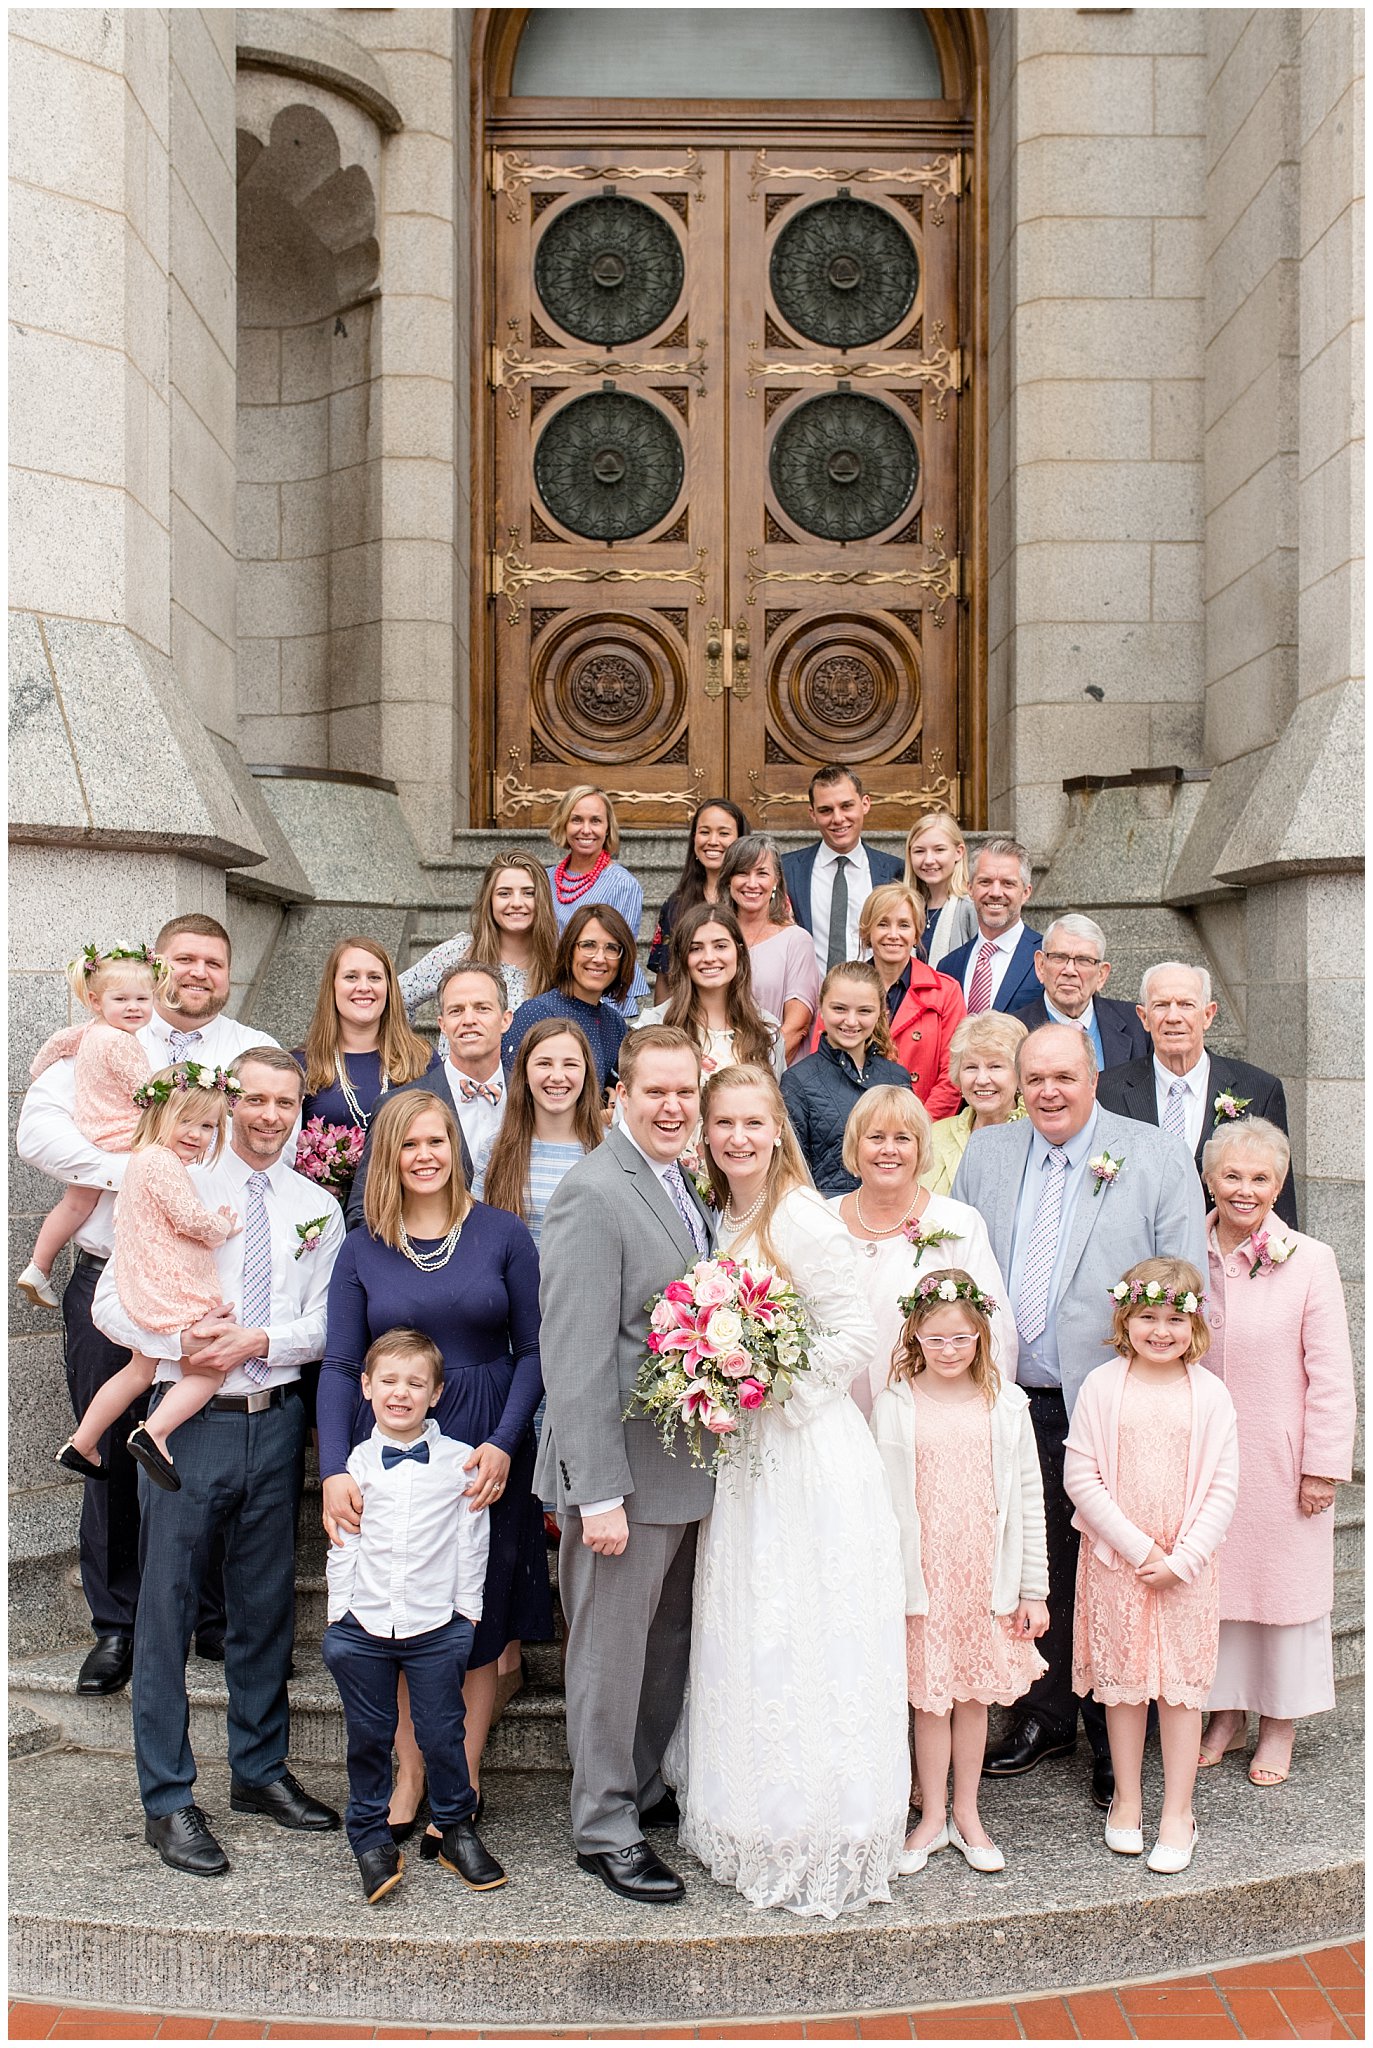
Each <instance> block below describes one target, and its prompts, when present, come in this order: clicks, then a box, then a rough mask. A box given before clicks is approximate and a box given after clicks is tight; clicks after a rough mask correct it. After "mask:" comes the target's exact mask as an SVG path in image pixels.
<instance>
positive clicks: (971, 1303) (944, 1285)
mask: <svg viewBox="0 0 1373 2048" xmlns="http://www.w3.org/2000/svg"><path fill="white" fill-rule="evenodd" d="M936 1297H937V1298H938V1300H939V1301H941V1302H954V1301H965V1302H966V1303H967V1304H968V1307H969V1308H971V1309H975V1310H976V1311H977V1313H978V1315H980V1316H981V1317H982V1319H983V1321H984V1322H990V1321H991V1319H992V1317H993V1316H994V1315H995V1314H996V1303H995V1302H994V1301H993V1300H992V1297H991V1296H990V1294H984V1293H983V1292H982V1289H981V1288H980V1287H979V1286H978V1284H977V1282H976V1281H975V1280H955V1279H954V1277H953V1274H952V1273H949V1272H944V1273H926V1274H925V1275H924V1277H923V1279H921V1280H920V1281H919V1282H918V1283H917V1285H916V1288H915V1291H914V1293H912V1294H903V1295H902V1296H901V1298H900V1300H899V1301H898V1303H897V1307H898V1308H899V1309H900V1311H901V1313H902V1315H903V1316H911V1315H914V1313H915V1311H916V1309H918V1308H919V1307H921V1306H922V1304H923V1303H925V1302H927V1301H930V1300H931V1299H933V1298H936Z"/></svg>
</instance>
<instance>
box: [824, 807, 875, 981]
mask: <svg viewBox="0 0 1373 2048" xmlns="http://www.w3.org/2000/svg"><path fill="white" fill-rule="evenodd" d="M841 860H846V861H847V862H848V869H847V876H846V879H847V881H848V889H849V915H848V923H847V925H846V927H845V935H844V958H845V959H846V960H859V959H862V958H863V953H862V952H861V950H860V948H859V944H858V913H859V911H860V910H861V909H862V908H863V905H864V904H865V903H866V902H867V900H868V897H869V896H870V895H871V894H872V869H871V868H870V867H869V865H868V849H867V847H866V846H864V844H863V842H862V840H861V839H860V840H859V842H858V844H857V846H855V847H854V848H853V850H852V852H850V853H842V854H841V853H836V852H835V851H834V848H833V847H832V846H829V845H827V844H826V843H825V841H824V840H823V839H822V840H821V842H820V850H819V852H818V853H817V854H816V856H815V866H814V867H813V868H812V869H811V876H810V935H811V939H812V941H813V942H814V945H815V957H816V960H817V961H818V962H819V966H820V972H821V974H824V973H825V971H826V969H827V966H828V962H829V944H830V904H831V902H832V901H833V899H834V874H835V868H836V866H837V864H838V863H839V862H840V861H841Z"/></svg>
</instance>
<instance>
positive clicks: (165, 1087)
mask: <svg viewBox="0 0 1373 2048" xmlns="http://www.w3.org/2000/svg"><path fill="white" fill-rule="evenodd" d="M193 1088H203V1089H205V1090H206V1092H207V1093H214V1094H217V1095H227V1096H228V1098H229V1100H230V1102H234V1101H236V1100H237V1098H238V1097H239V1096H240V1095H241V1094H242V1093H243V1084H242V1082H241V1081H240V1080H239V1078H238V1076H237V1074H228V1073H226V1072H225V1071H224V1069H223V1067H202V1066H201V1065H200V1063H199V1061H197V1060H179V1061H178V1062H177V1064H176V1065H175V1066H174V1067H167V1068H165V1069H164V1071H163V1072H162V1073H160V1074H154V1075H153V1077H152V1079H151V1080H150V1081H145V1082H144V1083H143V1085H142V1087H140V1088H135V1090H134V1097H133V1100H134V1108H135V1109H151V1108H152V1106H153V1104H154V1103H155V1102H170V1101H171V1099H172V1097H173V1096H174V1095H188V1094H189V1093H190V1092H191V1090H192V1089H193Z"/></svg>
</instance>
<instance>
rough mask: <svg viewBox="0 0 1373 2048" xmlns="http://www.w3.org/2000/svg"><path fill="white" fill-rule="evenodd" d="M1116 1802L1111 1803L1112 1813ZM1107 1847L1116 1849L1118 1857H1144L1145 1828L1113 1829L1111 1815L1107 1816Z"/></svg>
mask: <svg viewBox="0 0 1373 2048" xmlns="http://www.w3.org/2000/svg"><path fill="white" fill-rule="evenodd" d="M1114 1808H1115V1801H1114V1800H1112V1801H1111V1809H1112V1811H1113V1810H1114ZM1106 1847H1107V1848H1108V1849H1114V1851H1115V1853H1116V1855H1117V1856H1142V1855H1143V1854H1144V1830H1143V1828H1113V1827H1112V1826H1111V1813H1110V1812H1108V1813H1107V1815H1106Z"/></svg>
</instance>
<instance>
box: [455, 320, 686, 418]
mask: <svg viewBox="0 0 1373 2048" xmlns="http://www.w3.org/2000/svg"><path fill="white" fill-rule="evenodd" d="M696 347H697V349H698V350H699V351H700V353H699V354H698V355H695V356H693V357H692V358H691V359H690V360H689V361H688V360H686V359H685V358H683V359H680V360H675V361H674V360H669V361H667V362H647V361H644V362H637V363H631V362H626V361H624V360H623V359H622V358H620V357H619V356H524V355H521V354H520V346H519V343H518V342H516V341H512V342H510V343H509V344H508V346H507V347H506V348H504V349H502V348H500V347H499V346H498V344H497V343H495V342H493V343H492V344H491V354H490V361H489V365H488V373H487V374H488V382H489V383H490V386H491V389H492V390H493V391H508V392H509V394H510V401H509V404H508V406H507V407H506V410H507V412H508V414H509V416H510V418H511V419H512V420H517V419H518V418H519V416H520V391H519V388H518V387H519V386H520V385H521V384H528V383H530V382H531V381H532V379H533V378H535V377H599V378H605V377H637V376H645V375H648V374H649V373H651V374H652V375H653V376H655V377H694V378H695V379H696V380H697V382H698V384H699V385H700V387H701V388H700V396H701V397H702V398H704V397H705V395H706V345H705V343H704V342H703V341H700V340H698V341H697V343H696Z"/></svg>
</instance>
